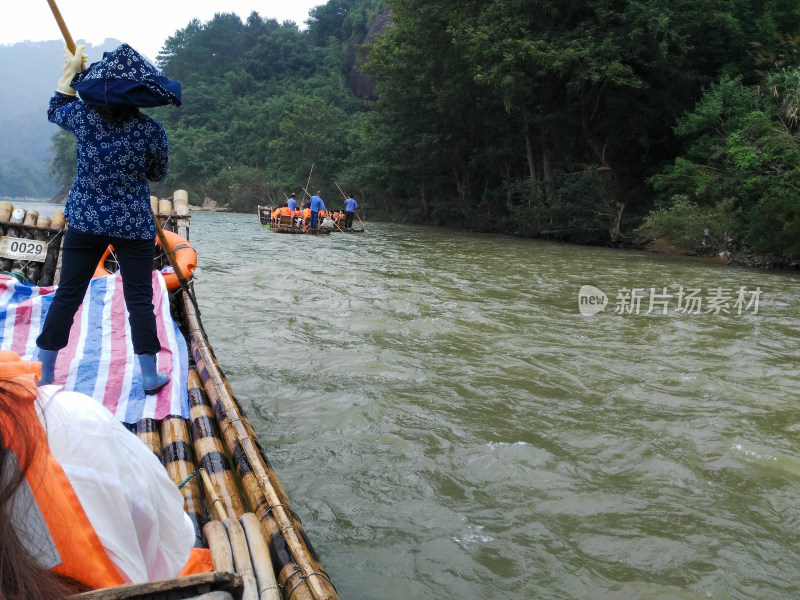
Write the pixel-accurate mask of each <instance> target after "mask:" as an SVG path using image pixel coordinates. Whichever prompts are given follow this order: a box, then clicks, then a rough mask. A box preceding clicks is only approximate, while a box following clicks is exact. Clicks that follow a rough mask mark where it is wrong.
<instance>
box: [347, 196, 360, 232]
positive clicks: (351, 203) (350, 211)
mask: <svg viewBox="0 0 800 600" xmlns="http://www.w3.org/2000/svg"><path fill="white" fill-rule="evenodd" d="M357 208H358V202H356V201H355V200H354V199H353V196H352V195H350V196H348V197H347V199H346V200H345V201H344V228H345V229H352V228H353V215H354V214H355V212H356V209H357Z"/></svg>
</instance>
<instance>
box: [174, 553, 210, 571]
mask: <svg viewBox="0 0 800 600" xmlns="http://www.w3.org/2000/svg"><path fill="white" fill-rule="evenodd" d="M213 570H214V565H213V563H212V562H211V550H209V549H208V548H192V553H191V554H189V560H188V561H186V566H185V567H183V570H182V571H181V572H180V573H179V574H178V577H183V576H184V575H197V574H199V573H210V572H211V571H213Z"/></svg>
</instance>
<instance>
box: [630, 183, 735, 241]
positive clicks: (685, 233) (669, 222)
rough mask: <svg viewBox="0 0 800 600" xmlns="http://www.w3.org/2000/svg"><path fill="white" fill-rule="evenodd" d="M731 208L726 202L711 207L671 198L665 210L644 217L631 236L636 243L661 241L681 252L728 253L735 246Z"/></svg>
mask: <svg viewBox="0 0 800 600" xmlns="http://www.w3.org/2000/svg"><path fill="white" fill-rule="evenodd" d="M733 204H734V202H733V200H731V199H728V200H724V201H722V202H720V203H719V204H718V205H716V206H714V207H707V206H699V205H698V204H696V203H694V202H691V201H690V200H689V198H688V197H687V196H685V195H680V196H675V197H674V198H672V201H671V202H670V204H669V206H667V207H662V208H659V209H656V210H654V211H652V212H651V213H650V214H648V215H647V216H646V217H645V219H644V221H643V222H642V224H641V226H640V227H639V228H638V229H637V230H636V232H635V233H636V236H637V238H638V239H639V240H640V241H647V240H654V239H664V240H666V241H668V242H670V243H672V244H674V245H675V246H677V247H678V248H680V249H682V250H685V251H698V250H701V249H702V248H703V247H706V248H708V249H709V250H713V251H715V252H716V251H718V250H728V251H730V250H731V249H733V248H734V246H735V241H736V240H734V239H733V238H731V235H732V234H733V232H734V230H735V229H737V227H738V225H737V218H738V217H739V216H740V215H739V214H738V213H737V212H736V210H735V209H734V208H733Z"/></svg>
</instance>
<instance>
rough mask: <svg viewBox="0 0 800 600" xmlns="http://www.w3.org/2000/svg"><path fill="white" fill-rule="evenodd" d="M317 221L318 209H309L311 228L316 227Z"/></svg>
mask: <svg viewBox="0 0 800 600" xmlns="http://www.w3.org/2000/svg"><path fill="white" fill-rule="evenodd" d="M317 221H319V211H313V210H312V211H311V229H316V228H317Z"/></svg>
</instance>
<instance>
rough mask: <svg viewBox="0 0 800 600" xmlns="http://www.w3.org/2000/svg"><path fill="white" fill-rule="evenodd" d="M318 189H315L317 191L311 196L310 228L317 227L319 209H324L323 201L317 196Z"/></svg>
mask: <svg viewBox="0 0 800 600" xmlns="http://www.w3.org/2000/svg"><path fill="white" fill-rule="evenodd" d="M319 194H320V191H319V190H317V193H316V194H315V195H314V196H311V205H310V207H309V208H311V229H316V228H317V221H319V211H321V210H325V202H323V200H322V198H320V196H319Z"/></svg>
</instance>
